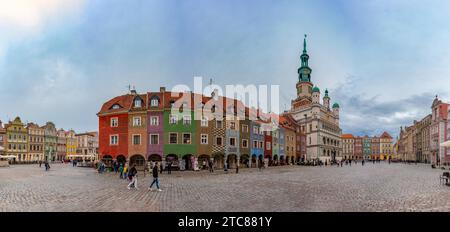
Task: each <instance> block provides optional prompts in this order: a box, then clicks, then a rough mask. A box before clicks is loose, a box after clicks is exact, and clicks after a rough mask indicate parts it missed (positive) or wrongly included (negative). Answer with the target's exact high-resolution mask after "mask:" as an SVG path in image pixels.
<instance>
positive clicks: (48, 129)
mask: <svg viewBox="0 0 450 232" xmlns="http://www.w3.org/2000/svg"><path fill="white" fill-rule="evenodd" d="M42 129H44V157H45V160H47V161H61V160H60V159H59V158H60V157H57V144H58V141H57V139H58V137H57V131H56V127H55V124H54V123H53V122H47V123H46V124H45V126H43V127H42ZM57 158H58V159H57Z"/></svg>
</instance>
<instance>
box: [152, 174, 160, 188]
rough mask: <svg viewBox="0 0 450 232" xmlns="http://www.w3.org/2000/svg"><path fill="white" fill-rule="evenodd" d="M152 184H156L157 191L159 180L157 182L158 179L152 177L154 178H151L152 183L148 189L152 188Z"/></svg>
mask: <svg viewBox="0 0 450 232" xmlns="http://www.w3.org/2000/svg"><path fill="white" fill-rule="evenodd" d="M154 184H156V187H157V188H158V189H159V180H158V177H154V178H153V182H152V184H151V185H150V188H152V187H153V185H154Z"/></svg>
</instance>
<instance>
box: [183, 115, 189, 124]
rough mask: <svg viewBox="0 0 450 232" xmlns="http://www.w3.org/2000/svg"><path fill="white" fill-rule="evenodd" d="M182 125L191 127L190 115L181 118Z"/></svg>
mask: <svg viewBox="0 0 450 232" xmlns="http://www.w3.org/2000/svg"><path fill="white" fill-rule="evenodd" d="M183 124H184V125H191V116H190V115H185V116H183Z"/></svg>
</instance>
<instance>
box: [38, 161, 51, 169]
mask: <svg viewBox="0 0 450 232" xmlns="http://www.w3.org/2000/svg"><path fill="white" fill-rule="evenodd" d="M39 167H42V161H41V160H40V161H39ZM44 167H45V171H48V170H50V163H49V162H48V161H47V160H45V161H44Z"/></svg>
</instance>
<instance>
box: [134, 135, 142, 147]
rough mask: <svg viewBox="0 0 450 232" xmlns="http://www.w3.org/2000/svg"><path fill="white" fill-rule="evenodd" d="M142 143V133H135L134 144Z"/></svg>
mask: <svg viewBox="0 0 450 232" xmlns="http://www.w3.org/2000/svg"><path fill="white" fill-rule="evenodd" d="M139 144H141V135H133V145H139Z"/></svg>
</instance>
